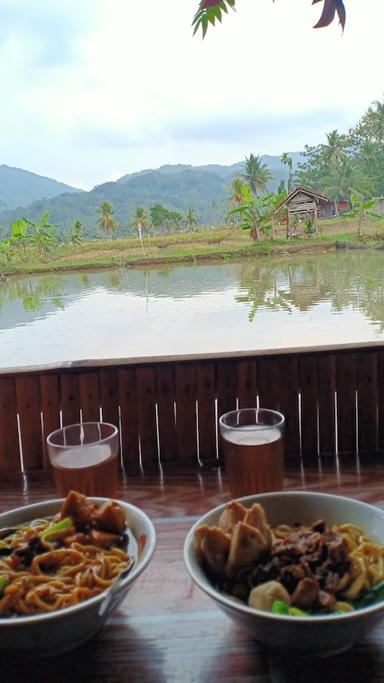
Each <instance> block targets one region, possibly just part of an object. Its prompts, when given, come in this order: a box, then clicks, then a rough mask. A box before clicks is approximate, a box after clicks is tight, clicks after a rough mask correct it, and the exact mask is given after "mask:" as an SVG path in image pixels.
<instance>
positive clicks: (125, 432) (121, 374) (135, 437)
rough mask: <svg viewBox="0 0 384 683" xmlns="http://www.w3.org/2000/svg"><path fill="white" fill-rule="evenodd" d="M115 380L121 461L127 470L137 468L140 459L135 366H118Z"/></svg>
mask: <svg viewBox="0 0 384 683" xmlns="http://www.w3.org/2000/svg"><path fill="white" fill-rule="evenodd" d="M117 381H118V396H119V405H120V412H121V439H122V451H123V452H122V456H123V463H124V466H125V467H126V468H127V470H137V469H139V465H140V460H139V425H138V418H137V387H136V370H135V368H133V367H132V368H119V370H118V371H117Z"/></svg>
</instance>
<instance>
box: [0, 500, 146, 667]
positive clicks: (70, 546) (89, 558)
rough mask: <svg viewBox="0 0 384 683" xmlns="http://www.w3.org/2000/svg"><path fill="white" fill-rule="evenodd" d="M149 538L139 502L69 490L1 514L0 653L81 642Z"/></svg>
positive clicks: (127, 584) (139, 560)
mask: <svg viewBox="0 0 384 683" xmlns="http://www.w3.org/2000/svg"><path fill="white" fill-rule="evenodd" d="M155 543H156V535H155V530H154V527H153V524H152V522H151V521H150V519H149V518H148V517H147V515H146V514H145V513H144V512H143V511H142V510H140V509H139V508H137V507H135V506H133V505H130V504H129V503H126V502H123V501H114V500H110V499H106V498H86V497H85V496H83V495H81V494H79V493H77V492H75V491H71V492H70V493H69V494H68V496H67V498H66V499H64V500H63V499H60V500H52V501H46V502H41V503H36V504H33V505H28V506H26V507H23V508H18V509H15V510H12V511H10V512H5V513H3V514H0V651H2V652H4V653H5V652H6V653H7V654H10V653H12V652H17V653H23V654H24V655H31V656H52V655H57V654H60V653H63V652H66V651H68V650H71V649H73V648H75V647H77V646H79V645H81V644H82V643H84V642H85V641H87V640H88V639H89V638H91V637H92V636H93V635H94V634H95V633H97V632H98V631H99V630H100V629H101V628H102V626H103V625H104V623H105V622H106V620H107V619H108V618H109V616H110V615H111V614H112V613H113V612H114V610H115V609H116V608H117V607H118V606H119V605H120V603H121V602H122V601H123V599H124V598H125V596H126V595H127V593H128V591H129V590H130V589H131V587H132V585H133V583H134V582H135V580H136V579H137V577H138V576H139V575H140V574H141V573H142V572H143V570H144V569H145V568H146V567H147V565H148V564H149V562H150V560H151V558H152V555H153V553H154V549H155Z"/></svg>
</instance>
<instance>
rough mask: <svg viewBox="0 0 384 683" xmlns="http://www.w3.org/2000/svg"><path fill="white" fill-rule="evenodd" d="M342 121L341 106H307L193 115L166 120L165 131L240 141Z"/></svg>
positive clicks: (180, 136)
mask: <svg viewBox="0 0 384 683" xmlns="http://www.w3.org/2000/svg"><path fill="white" fill-rule="evenodd" d="M342 122H343V116H342V113H341V112H340V110H333V109H329V110H321V109H320V110H319V109H317V110H316V109H315V110H309V111H305V112H300V111H299V112H296V113H294V112H284V111H280V112H275V113H271V114H266V113H262V114H260V113H258V112H241V111H240V112H237V111H234V112H233V113H224V114H223V113H221V112H219V113H218V114H216V115H215V116H212V115H211V114H210V115H209V116H206V117H204V116H203V117H202V116H194V117H193V118H191V119H181V120H178V121H174V122H172V123H169V124H168V125H167V126H166V127H165V132H166V134H167V135H168V136H169V137H171V138H173V139H174V140H180V141H193V140H194V141H196V142H199V141H201V142H205V141H209V142H223V143H226V144H230V143H235V144H236V143H243V142H244V141H247V140H249V139H250V138H254V137H259V136H265V137H272V136H275V135H277V136H278V137H282V136H284V135H287V136H289V135H292V134H295V135H296V134H297V133H298V132H299V131H303V129H313V128H321V129H324V127H327V126H329V127H332V128H335V127H336V126H337V125H338V124H339V123H342Z"/></svg>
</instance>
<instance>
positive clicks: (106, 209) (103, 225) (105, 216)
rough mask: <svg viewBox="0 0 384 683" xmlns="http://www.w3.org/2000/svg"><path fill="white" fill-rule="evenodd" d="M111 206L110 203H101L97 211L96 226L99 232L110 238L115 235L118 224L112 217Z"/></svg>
mask: <svg viewBox="0 0 384 683" xmlns="http://www.w3.org/2000/svg"><path fill="white" fill-rule="evenodd" d="M113 211H114V209H113V205H112V204H111V202H102V203H101V204H100V207H99V208H98V209H97V215H98V216H100V218H99V220H98V226H99V228H100V230H102V231H103V232H105V233H106V234H109V235H110V236H111V238H112V236H113V235H114V234H115V233H116V231H117V228H118V227H119V224H118V222H117V220H116V218H114V217H113Z"/></svg>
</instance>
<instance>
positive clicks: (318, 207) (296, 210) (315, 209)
mask: <svg viewBox="0 0 384 683" xmlns="http://www.w3.org/2000/svg"><path fill="white" fill-rule="evenodd" d="M283 209H286V211H287V213H286V223H287V238H288V237H291V235H292V233H296V231H297V226H298V224H299V222H300V221H307V222H310V224H311V225H312V226H313V231H314V232H315V231H316V223H317V220H318V219H319V218H328V217H329V216H331V215H332V202H331V200H330V199H328V197H324V195H322V194H319V193H318V192H313V191H312V190H306V189H305V188H304V187H296V188H295V189H294V190H292V192H290V194H289V195H288V196H287V197H286V198H285V199H284V201H283V202H281V204H279V206H278V207H277V210H276V213H278V214H279V215H280V216H281V213H282V210H283Z"/></svg>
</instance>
